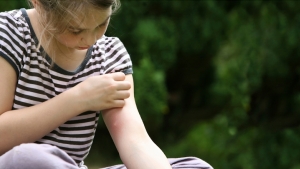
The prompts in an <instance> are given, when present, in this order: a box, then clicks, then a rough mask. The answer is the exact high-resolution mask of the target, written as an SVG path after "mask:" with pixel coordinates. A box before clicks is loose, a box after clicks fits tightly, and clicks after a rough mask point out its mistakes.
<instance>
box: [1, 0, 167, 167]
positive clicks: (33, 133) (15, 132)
mask: <svg viewBox="0 0 300 169" xmlns="http://www.w3.org/2000/svg"><path fill="white" fill-rule="evenodd" d="M34 2H35V3H34V4H35V9H31V10H28V11H27V12H28V15H29V17H30V19H31V22H32V25H33V28H34V30H35V32H36V33H37V34H39V33H40V32H41V30H42V27H40V25H39V24H38V22H37V18H36V17H38V15H36V14H38V13H39V11H38V9H39V8H38V6H37V5H38V3H37V1H34ZM88 15H89V17H87V18H92V19H91V20H86V21H85V20H84V22H82V24H77V25H76V23H74V25H72V29H70V30H69V31H68V32H65V33H63V34H60V35H57V36H56V37H55V39H54V40H53V42H51V43H53V44H55V46H56V48H57V49H59V50H57V51H59V53H56V54H59V55H57V56H60V57H57V58H56V60H55V63H56V64H59V65H60V66H61V67H62V68H64V69H66V70H72V69H74V68H76V66H78V65H79V64H80V63H81V61H82V59H83V58H82V57H84V56H85V53H86V49H83V48H80V47H85V46H86V47H88V46H91V45H92V44H94V43H95V41H96V39H98V38H99V37H101V36H103V34H104V33H105V31H106V29H107V25H108V22H109V18H110V15H111V9H107V10H101V11H99V10H96V9H93V10H91V12H90V13H89V14H88ZM103 23H105V24H103ZM99 25H100V27H98V26H99ZM73 28H75V29H78V30H79V29H82V28H84V31H82V32H81V33H79V34H77V33H76V34H74V30H75V29H73ZM78 30H76V31H78ZM42 45H43V44H42ZM50 57H51V56H50ZM0 78H1V79H6V80H5V81H3V82H2V81H1V83H0V138H1V142H0V155H2V154H3V153H5V152H6V151H8V150H10V149H12V148H13V147H14V146H16V145H19V144H21V143H30V142H34V141H36V140H38V139H40V138H42V137H43V136H44V135H46V134H48V133H49V132H51V131H52V130H54V129H55V128H57V127H58V126H60V125H61V124H63V123H65V122H66V121H67V120H68V119H70V118H72V117H74V116H77V115H79V114H80V113H82V112H85V111H88V110H96V111H97V110H103V111H102V112H103V113H102V116H103V119H104V122H105V124H106V126H107V128H108V130H109V132H110V134H111V136H112V139H113V141H114V143H115V145H116V147H117V149H118V151H119V154H120V157H121V159H122V161H123V162H124V164H125V166H126V167H127V168H129V169H140V168H143V169H150V168H151V169H153V168H160V169H170V168H171V167H170V165H169V163H168V161H167V158H166V156H165V155H164V153H163V152H162V151H161V150H160V149H159V148H158V147H157V146H156V145H155V144H154V142H153V141H152V140H151V138H150V137H149V135H148V133H147V132H146V129H145V126H144V124H143V122H142V119H141V117H140V115H139V112H138V110H137V106H136V103H135V99H134V90H133V78H132V75H126V76H125V75H124V74H123V73H112V74H107V75H101V76H94V77H90V78H87V79H86V80H84V81H83V82H82V83H80V84H78V85H77V86H75V87H73V88H71V89H69V90H67V91H65V92H63V93H61V94H60V95H57V96H56V97H54V98H52V99H50V100H48V101H46V102H43V103H41V104H38V105H35V106H32V107H27V108H23V109H19V110H11V107H12V104H13V98H14V91H15V87H16V82H17V77H16V73H15V71H14V69H13V68H12V66H11V65H10V64H9V63H8V62H6V61H5V60H4V59H3V58H2V57H0ZM46 114H47V118H45V115H46Z"/></svg>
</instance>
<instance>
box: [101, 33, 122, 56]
mask: <svg viewBox="0 0 300 169" xmlns="http://www.w3.org/2000/svg"><path fill="white" fill-rule="evenodd" d="M95 45H96V48H97V49H100V50H103V52H105V53H107V52H109V51H111V50H112V49H114V48H115V49H118V50H120V49H125V46H124V44H123V43H122V42H121V40H120V39H119V38H118V37H108V36H105V35H103V37H102V38H100V39H99V40H97V42H96V44H95Z"/></svg>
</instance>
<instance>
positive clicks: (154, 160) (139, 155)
mask: <svg viewBox="0 0 300 169" xmlns="http://www.w3.org/2000/svg"><path fill="white" fill-rule="evenodd" d="M124 143H126V142H124ZM121 149H122V150H121V151H119V152H121V153H120V157H121V159H122V161H123V163H124V164H125V166H126V167H127V168H128V169H140V168H143V169H153V168H159V169H171V166H170V164H169V162H168V160H167V157H166V156H165V154H164V153H163V152H162V151H161V149H160V148H159V147H157V146H156V145H155V144H154V143H153V141H152V140H151V139H150V138H149V139H148V140H147V141H145V140H142V141H140V142H135V141H133V142H128V143H127V144H126V145H124V146H123V147H122V148H121Z"/></svg>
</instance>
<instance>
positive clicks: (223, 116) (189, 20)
mask: <svg viewBox="0 0 300 169" xmlns="http://www.w3.org/2000/svg"><path fill="white" fill-rule="evenodd" d="M121 2H122V7H121V9H120V10H119V12H118V13H117V14H116V15H114V16H113V18H112V20H111V25H110V27H109V30H108V32H107V35H109V36H118V37H119V38H120V39H121V40H122V41H123V43H124V44H125V46H126V48H127V50H128V51H129V53H130V55H131V57H132V61H133V64H134V80H135V97H136V102H137V105H138V108H139V111H140V113H141V116H142V118H143V120H144V122H145V125H146V128H147V130H148V132H149V134H150V136H151V137H152V139H153V140H154V141H155V142H156V143H157V145H159V147H161V148H162V149H163V151H164V152H165V153H166V155H167V156H168V157H181V156H197V157H199V158H201V159H203V160H205V161H207V162H208V163H210V164H211V165H212V166H213V167H214V168H215V169H221V168H225V169H229V168H230V169H256V168H260V169H271V168H272V169H282V168H289V169H300V151H299V149H300V128H299V124H300V116H299V112H300V67H299V66H300V50H299V47H298V45H299V38H300V12H299V7H300V2H299V1H292V0H290V1H289V0H287V1H261V0H253V1H217V0H198V1H197V0H161V1H158V0H127V1H125V0H123V1H121ZM21 7H25V8H27V3H26V1H25V0H19V1H18V0H5V1H4V0H1V1H0V10H1V11H4V10H10V9H14V8H21ZM86 163H87V164H88V165H89V166H91V168H92V167H93V166H98V167H102V166H106V165H112V164H116V163H121V161H120V159H119V156H118V152H117V151H116V149H115V147H114V144H113V142H112V140H111V138H110V136H109V134H108V132H107V129H106V127H105V125H104V123H103V121H102V120H100V122H99V126H98V135H97V136H96V138H95V141H94V144H93V147H92V150H91V153H90V155H89V156H88V159H87V160H86Z"/></svg>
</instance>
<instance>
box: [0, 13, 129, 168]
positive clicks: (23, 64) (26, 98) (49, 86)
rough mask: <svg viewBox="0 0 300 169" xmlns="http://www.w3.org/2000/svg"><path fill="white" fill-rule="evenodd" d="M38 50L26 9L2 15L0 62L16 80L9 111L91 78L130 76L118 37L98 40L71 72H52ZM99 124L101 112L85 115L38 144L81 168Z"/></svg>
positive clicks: (127, 56)
mask: <svg viewBox="0 0 300 169" xmlns="http://www.w3.org/2000/svg"><path fill="white" fill-rule="evenodd" d="M37 45H38V40H37V38H36V35H35V33H34V31H33V29H32V26H31V23H30V20H29V18H28V15H27V13H26V10H25V9H21V10H13V11H8V12H2V13H0V56H1V57H3V58H4V59H5V60H6V61H7V62H8V63H10V65H11V66H12V67H13V68H14V69H15V71H16V74H17V76H18V78H17V85H16V92H15V97H14V102H13V107H12V109H13V110H15V109H21V108H24V107H30V106H33V105H37V104H39V103H42V102H45V101H46V100H49V99H51V98H53V97H55V96H56V95H58V94H60V93H62V92H64V91H66V90H67V89H69V88H72V87H74V86H75V85H77V84H78V83H80V82H82V81H84V80H85V79H87V78H88V77H90V76H95V75H103V74H107V73H112V72H124V73H125V74H131V73H132V62H131V60H130V57H129V54H128V53H127V51H126V49H125V47H124V46H123V44H122V42H121V41H120V40H119V39H118V38H116V37H106V36H103V37H102V38H101V39H99V40H98V41H97V42H96V43H95V44H94V45H93V46H92V47H91V48H90V49H88V51H87V54H86V58H85V59H84V61H83V62H82V63H81V65H80V66H79V67H78V69H77V70H76V71H73V72H70V71H67V70H64V69H62V68H60V67H59V66H58V65H56V64H54V65H53V66H52V67H51V66H50V65H51V58H50V57H49V56H47V55H46V56H43V52H42V51H41V50H42V49H38V48H37ZM2 80H3V79H2ZM1 90H3V89H1ZM41 113H42V112H41ZM61 113H63V112H61ZM45 117H47V115H46V114H45ZM98 118H99V112H95V111H88V112H83V113H82V114H80V115H78V116H77V117H74V118H72V119H70V120H68V121H67V122H66V123H64V124H62V125H61V126H59V127H58V128H56V129H55V130H53V131H52V132H51V133H49V134H47V135H46V136H44V137H43V138H41V139H40V140H38V141H36V143H41V144H42V143H43V144H50V145H54V146H57V147H58V148H60V149H62V150H64V151H65V152H67V153H68V154H69V155H70V156H71V157H72V158H73V159H74V160H75V161H76V162H77V163H78V164H79V163H81V162H82V161H83V160H84V159H85V157H86V156H87V154H88V152H89V150H90V147H91V145H92V141H93V138H94V135H95V131H96V127H97V122H98Z"/></svg>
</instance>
